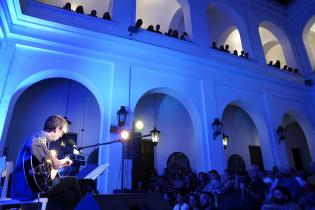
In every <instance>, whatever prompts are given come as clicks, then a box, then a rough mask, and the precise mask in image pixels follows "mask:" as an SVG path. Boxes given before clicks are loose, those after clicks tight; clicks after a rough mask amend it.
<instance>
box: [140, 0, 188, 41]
mask: <svg viewBox="0 0 315 210" xmlns="http://www.w3.org/2000/svg"><path fill="white" fill-rule="evenodd" d="M180 11H181V12H180ZM181 15H182V17H183V18H181ZM140 18H141V19H142V20H143V28H147V27H148V26H149V25H153V26H155V25H157V24H159V25H160V26H161V32H162V33H164V32H167V31H168V29H169V27H170V26H173V24H174V25H175V23H178V24H179V23H180V22H181V21H183V22H184V27H183V28H184V30H185V31H186V32H187V33H188V34H189V36H190V37H192V30H191V28H192V27H191V21H190V19H191V18H190V7H189V3H188V1H187V0H171V1H169V0H160V1H146V0H136V19H140ZM175 26H176V25H175ZM176 29H178V28H176Z"/></svg>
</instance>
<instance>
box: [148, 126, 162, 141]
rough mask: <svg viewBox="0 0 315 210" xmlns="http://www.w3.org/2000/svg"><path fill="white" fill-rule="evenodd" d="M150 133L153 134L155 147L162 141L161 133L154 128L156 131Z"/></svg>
mask: <svg viewBox="0 0 315 210" xmlns="http://www.w3.org/2000/svg"><path fill="white" fill-rule="evenodd" d="M150 133H151V138H152V142H153V143H154V145H157V144H158V143H159V140H160V131H159V130H158V129H156V128H155V127H154V129H153V130H152V131H150Z"/></svg>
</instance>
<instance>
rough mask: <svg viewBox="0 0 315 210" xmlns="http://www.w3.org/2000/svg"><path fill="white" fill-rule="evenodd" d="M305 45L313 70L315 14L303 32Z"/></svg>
mask: <svg viewBox="0 0 315 210" xmlns="http://www.w3.org/2000/svg"><path fill="white" fill-rule="evenodd" d="M302 39H303V42H304V46H305V49H306V52H307V55H308V59H309V61H310V63H311V66H312V69H313V71H314V70H315V47H314V46H315V15H313V16H312V17H311V18H310V19H309V20H308V21H307V23H306V24H305V26H304V29H303V34H302Z"/></svg>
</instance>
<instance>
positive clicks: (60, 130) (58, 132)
mask: <svg viewBox="0 0 315 210" xmlns="http://www.w3.org/2000/svg"><path fill="white" fill-rule="evenodd" d="M66 133H68V126H67V125H64V126H63V127H62V128H60V127H58V128H56V129H55V131H54V132H53V135H52V136H51V140H52V141H57V140H58V139H59V138H61V137H62V136H63V135H64V134H66Z"/></svg>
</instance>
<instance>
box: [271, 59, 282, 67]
mask: <svg viewBox="0 0 315 210" xmlns="http://www.w3.org/2000/svg"><path fill="white" fill-rule="evenodd" d="M273 66H274V67H276V68H279V69H280V66H281V64H280V61H279V60H277V61H276V62H275V64H274V65H273Z"/></svg>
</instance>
